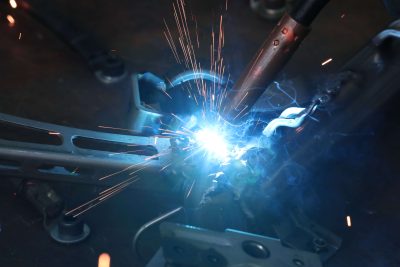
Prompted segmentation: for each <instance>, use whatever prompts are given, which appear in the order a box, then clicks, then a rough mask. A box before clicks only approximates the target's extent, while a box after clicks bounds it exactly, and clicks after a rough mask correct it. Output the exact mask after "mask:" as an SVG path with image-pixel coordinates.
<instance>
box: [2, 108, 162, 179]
mask: <svg viewBox="0 0 400 267" xmlns="http://www.w3.org/2000/svg"><path fill="white" fill-rule="evenodd" d="M0 126H1V128H2V131H1V132H0V173H1V174H3V176H17V177H18V176H22V177H31V178H39V179H46V180H56V181H68V182H75V183H96V184H98V183H100V184H107V182H100V181H99V180H98V179H99V178H101V177H103V176H105V175H110V174H111V173H116V175H115V177H117V176H118V175H117V174H121V175H124V176H125V177H126V175H127V173H132V172H135V171H139V170H141V171H142V172H145V173H146V174H148V175H154V174H155V173H156V174H157V176H159V174H160V170H161V169H162V168H163V167H164V166H165V164H166V162H169V161H170V156H168V155H167V156H163V157H158V156H157V155H158V154H159V153H163V152H166V151H168V150H169V149H170V141H169V139H165V138H156V137H144V136H130V135H121V134H112V133H104V132H96V131H89V130H81V129H76V128H70V127H65V126H59V125H55V124H49V123H43V122H38V121H34V120H28V119H23V118H19V117H15V116H11V115H6V114H2V113H0ZM15 134H17V135H18V136H17V135H15ZM122 170H126V172H125V173H124V172H123V171H122ZM113 181H115V180H114V179H113Z"/></svg>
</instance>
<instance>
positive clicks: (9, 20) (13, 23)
mask: <svg viewBox="0 0 400 267" xmlns="http://www.w3.org/2000/svg"><path fill="white" fill-rule="evenodd" d="M7 20H8V25H9V26H10V27H13V26H14V25H15V19H14V17H13V16H11V15H7Z"/></svg>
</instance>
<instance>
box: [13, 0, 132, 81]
mask: <svg viewBox="0 0 400 267" xmlns="http://www.w3.org/2000/svg"><path fill="white" fill-rule="evenodd" d="M21 7H22V8H23V9H25V10H26V11H27V12H28V13H29V14H31V15H32V16H33V17H34V18H36V19H37V20H38V21H40V22H42V23H43V24H44V25H45V26H46V27H47V28H49V29H50V30H52V31H53V32H54V33H55V34H57V35H58V36H59V38H60V39H62V40H63V41H64V42H66V43H67V44H68V45H69V46H70V47H71V48H73V49H74V50H75V51H76V52H77V53H78V54H79V55H80V56H81V57H82V58H83V59H84V60H85V61H86V63H87V64H88V66H89V67H90V69H91V70H92V71H93V73H94V74H95V77H96V78H97V79H98V80H99V81H101V82H103V83H106V84H109V83H115V82H119V81H120V80H122V79H123V78H124V77H125V76H126V74H127V71H126V69H125V64H124V62H123V60H122V59H121V58H120V57H118V56H117V55H115V54H113V53H110V52H109V49H105V48H103V47H101V45H99V43H98V42H96V41H95V40H94V39H93V37H91V36H90V35H89V34H87V33H85V32H84V31H82V30H80V29H78V28H77V27H76V26H75V25H73V23H71V22H70V21H68V20H67V19H65V18H63V17H62V16H61V15H60V14H57V12H56V10H54V9H52V8H51V7H50V5H48V4H43V3H41V1H38V0H23V1H21Z"/></svg>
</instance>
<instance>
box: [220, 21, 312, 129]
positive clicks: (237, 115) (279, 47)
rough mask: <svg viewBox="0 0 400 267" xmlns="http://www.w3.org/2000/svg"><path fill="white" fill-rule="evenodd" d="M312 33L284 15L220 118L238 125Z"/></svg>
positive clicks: (243, 77)
mask: <svg viewBox="0 0 400 267" xmlns="http://www.w3.org/2000/svg"><path fill="white" fill-rule="evenodd" d="M308 32H309V29H308V28H307V27H305V26H303V25H301V24H299V23H298V22H296V21H295V20H294V19H292V18H291V17H290V16H289V15H288V14H286V15H284V16H283V18H282V19H281V21H280V22H279V23H278V24H277V25H276V27H275V28H274V30H273V31H272V32H271V34H270V35H269V37H268V38H267V40H266V41H265V42H264V44H263V45H262V46H261V48H260V49H259V50H258V52H257V54H256V56H255V57H254V59H253V60H252V61H251V62H250V64H249V65H248V67H247V69H246V71H245V72H244V74H243V75H242V76H241V77H240V78H239V80H238V81H237V82H236V83H235V85H234V87H233V89H232V90H230V91H229V92H228V94H227V97H226V100H225V105H224V107H223V108H222V109H221V110H222V112H221V115H222V117H223V118H225V119H226V120H227V121H228V122H230V123H233V124H237V123H238V121H240V119H241V118H243V117H244V116H245V115H246V114H247V113H248V112H249V111H250V109H251V107H252V106H253V105H254V103H255V102H256V101H257V100H258V98H259V97H260V96H261V95H262V94H263V92H264V91H265V89H266V88H267V86H268V85H269V84H270V83H271V82H272V81H273V80H274V78H275V76H276V74H278V72H279V71H280V70H281V69H282V67H283V66H284V65H285V63H286V62H287V61H288V60H289V59H290V57H291V56H292V54H293V53H294V51H296V49H297V47H298V46H299V45H300V43H301V41H302V40H303V39H304V38H305V37H306V35H307V33H308Z"/></svg>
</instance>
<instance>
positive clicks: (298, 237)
mask: <svg viewBox="0 0 400 267" xmlns="http://www.w3.org/2000/svg"><path fill="white" fill-rule="evenodd" d="M274 229H275V231H276V232H277V234H278V237H279V238H280V239H281V241H282V243H284V244H285V245H286V246H289V247H291V248H296V249H300V250H306V251H313V252H314V253H317V254H318V255H319V256H320V257H321V260H322V261H324V262H325V261H326V260H327V259H329V258H330V257H332V256H333V255H334V254H335V253H336V252H337V250H338V249H339V248H340V246H341V244H342V239H341V238H340V237H338V236H336V235H335V234H333V233H332V232H331V231H329V230H327V229H326V228H324V227H322V226H320V225H318V224H317V223H315V222H313V221H311V220H310V219H309V218H307V216H306V215H305V214H304V213H303V212H301V211H300V210H296V209H295V210H293V211H291V212H290V215H289V216H288V218H287V220H284V221H282V222H280V223H279V224H276V225H274Z"/></svg>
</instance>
